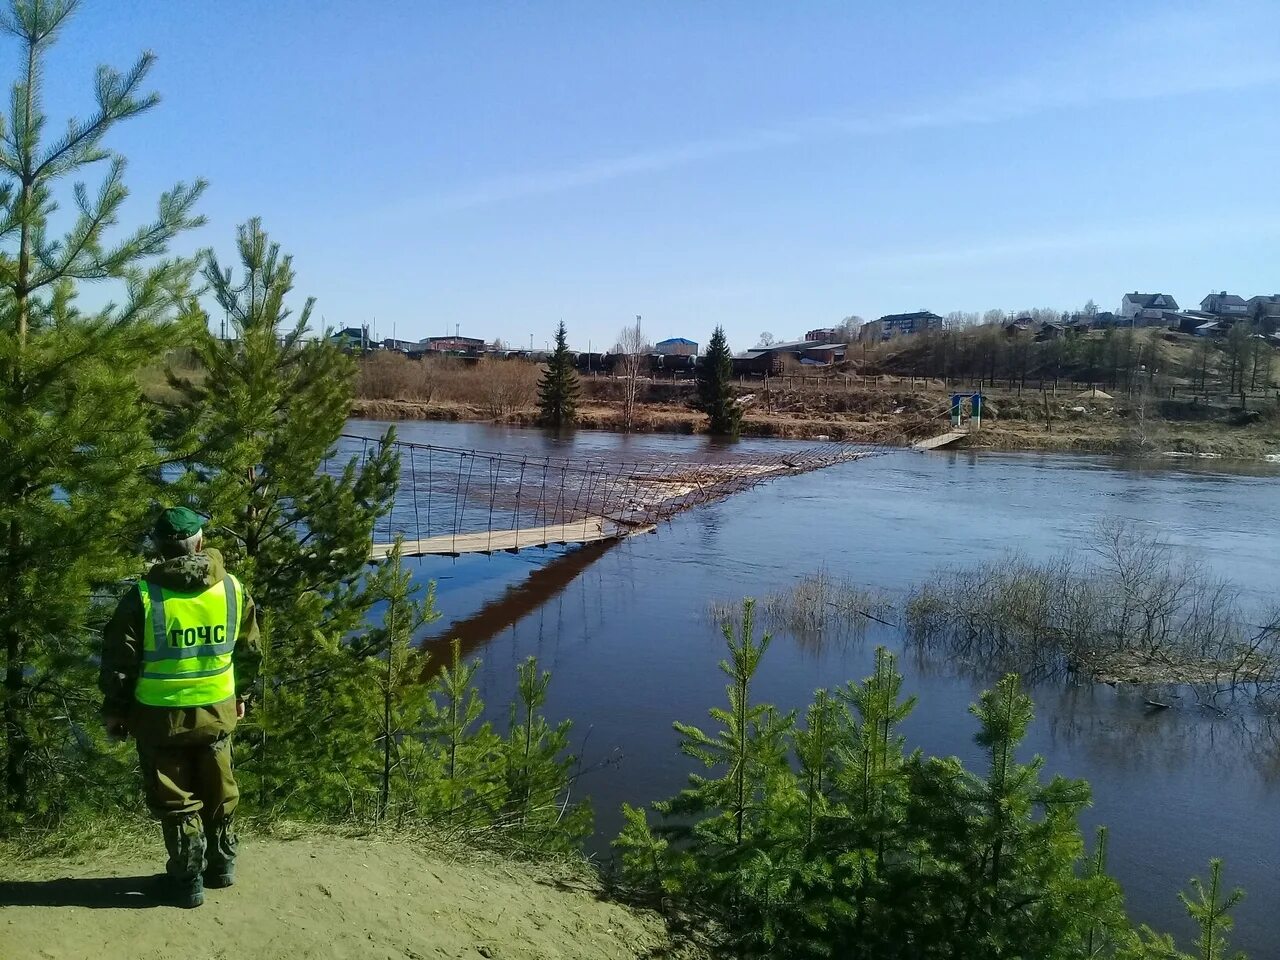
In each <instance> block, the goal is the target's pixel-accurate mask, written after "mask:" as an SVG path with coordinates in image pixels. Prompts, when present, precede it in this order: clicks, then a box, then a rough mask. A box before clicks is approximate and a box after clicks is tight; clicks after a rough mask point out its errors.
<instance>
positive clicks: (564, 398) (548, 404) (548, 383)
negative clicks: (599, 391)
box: [538, 320, 582, 427]
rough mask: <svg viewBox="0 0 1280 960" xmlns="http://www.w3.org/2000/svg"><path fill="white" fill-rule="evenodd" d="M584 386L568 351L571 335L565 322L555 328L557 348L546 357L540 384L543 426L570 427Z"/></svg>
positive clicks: (539, 395) (539, 399)
mask: <svg viewBox="0 0 1280 960" xmlns="http://www.w3.org/2000/svg"><path fill="white" fill-rule="evenodd" d="M581 389H582V387H581V385H580V384H579V383H578V374H577V373H576V372H575V371H574V369H573V354H571V353H570V352H569V336H568V334H567V333H566V332H565V329H564V321H563V320H561V321H560V326H558V327H557V328H556V348H555V350H553V351H552V352H551V356H550V358H548V360H547V369H546V370H545V371H543V374H542V380H541V381H540V382H539V383H538V405H539V407H540V408H541V411H542V413H541V420H542V425H543V426H545V427H568V426H572V425H573V421H574V419H575V417H576V416H577V407H578V393H579V392H580V391H581Z"/></svg>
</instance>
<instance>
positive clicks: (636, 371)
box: [613, 317, 653, 433]
mask: <svg viewBox="0 0 1280 960" xmlns="http://www.w3.org/2000/svg"><path fill="white" fill-rule="evenodd" d="M652 352H653V345H652V344H650V343H649V341H648V340H646V339H645V336H644V331H643V330H642V329H640V318H639V317H636V322H635V323H634V324H628V325H627V326H625V327H623V328H622V332H621V333H619V334H618V342H617V343H616V344H614V346H613V353H614V363H613V373H614V376H615V377H617V378H618V380H619V381H621V383H622V432H623V433H630V432H631V427H632V424H633V422H634V420H635V415H636V402H637V400H638V399H639V397H640V384H641V383H642V382H643V379H644V374H645V373H646V372H647V370H648V368H649V354H650V353H652Z"/></svg>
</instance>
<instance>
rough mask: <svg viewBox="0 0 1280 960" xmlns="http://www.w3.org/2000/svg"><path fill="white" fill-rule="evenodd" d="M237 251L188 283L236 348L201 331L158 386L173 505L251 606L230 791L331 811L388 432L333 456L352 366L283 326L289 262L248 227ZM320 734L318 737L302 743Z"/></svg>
mask: <svg viewBox="0 0 1280 960" xmlns="http://www.w3.org/2000/svg"><path fill="white" fill-rule="evenodd" d="M237 246H238V253H239V259H240V262H241V265H242V268H243V274H244V275H243V279H241V280H239V282H236V280H235V279H234V278H233V274H232V272H231V270H230V269H227V270H225V271H224V270H223V268H222V267H221V265H220V264H219V263H218V261H217V259H216V258H215V257H213V256H210V257H209V260H208V262H207V264H206V267H205V270H204V275H205V278H206V279H207V281H208V283H209V286H210V289H211V290H212V292H213V294H214V296H215V298H216V300H217V303H218V305H219V306H220V307H221V308H222V309H223V310H224V311H226V313H227V316H228V317H229V318H230V320H231V323H232V325H233V327H234V329H235V333H236V339H234V340H229V341H226V342H223V341H220V340H217V339H215V338H214V337H213V336H212V335H211V334H209V332H208V330H207V329H206V330H204V331H203V332H202V333H201V334H200V335H199V336H198V337H197V338H196V339H195V342H194V350H195V353H196V356H197V358H198V360H199V362H200V366H201V368H202V369H201V371H200V373H201V374H202V375H197V376H193V377H189V378H185V379H184V378H179V377H172V376H171V378H170V383H171V385H172V386H173V387H174V388H175V390H176V391H177V394H178V397H179V399H178V400H177V401H176V402H175V403H174V404H173V406H172V408H171V420H170V423H169V425H168V430H169V434H170V444H171V446H172V447H173V448H174V449H175V451H177V452H180V453H181V455H182V458H183V463H184V464H185V467H186V473H185V475H184V476H182V477H181V478H180V479H178V480H177V481H176V482H175V492H176V493H180V494H183V495H185V496H186V497H187V498H189V500H190V502H191V503H193V505H195V506H197V507H198V508H199V509H200V510H202V511H203V512H205V513H206V514H208V515H209V516H210V517H211V522H210V534H211V535H210V539H211V541H212V542H214V543H215V544H216V545H218V546H221V547H222V548H223V550H224V552H225V553H226V555H227V560H228V565H229V567H230V568H231V569H232V570H233V571H235V572H236V574H237V575H238V576H240V577H241V578H242V579H243V580H244V581H245V583H246V585H247V586H248V587H249V589H250V591H251V592H252V594H253V597H254V600H255V601H256V602H257V605H258V609H259V615H260V622H261V626H262V630H263V642H264V654H265V662H264V667H263V691H262V697H261V700H260V701H259V705H258V707H257V709H256V710H255V711H254V713H253V714H251V721H252V722H251V723H249V724H246V727H245V732H246V738H247V739H248V740H249V743H250V747H251V749H250V750H249V751H248V754H247V756H245V757H244V758H243V760H242V763H241V769H242V770H243V772H244V773H245V775H246V781H247V782H248V783H250V784H253V785H256V788H257V789H256V792H257V795H258V800H259V802H260V803H262V804H263V805H269V804H274V803H276V802H277V801H280V800H282V799H283V798H285V797H287V798H289V801H288V802H289V803H290V804H291V805H293V806H294V807H295V808H297V809H306V808H307V807H308V806H310V805H313V804H314V805H318V806H326V805H332V804H334V803H336V804H339V805H341V804H343V803H347V802H349V799H348V798H347V797H345V796H344V795H343V791H344V790H345V789H346V783H347V781H346V779H345V778H346V771H344V770H343V769H342V764H343V760H342V758H343V756H344V755H346V753H347V752H348V751H347V748H346V747H344V746H343V745H341V744H339V743H337V742H336V740H335V739H334V737H333V736H330V734H331V733H332V734H334V736H336V735H337V734H338V733H340V732H341V727H340V726H339V725H337V724H336V723H335V718H336V717H338V716H339V715H342V714H343V713H344V712H350V711H357V712H358V710H359V704H357V703H354V702H353V699H352V696H351V690H352V687H351V684H350V683H348V681H352V682H354V681H353V680H352V677H353V671H354V672H355V673H359V672H360V671H362V670H363V669H364V668H363V666H362V664H361V662H360V661H361V659H362V658H363V657H366V656H369V655H371V654H372V653H376V652H378V651H370V650H366V649H363V648H362V646H361V645H360V644H359V643H358V642H351V643H349V642H348V638H349V637H352V636H353V635H358V634H359V632H360V630H361V628H362V627H363V625H364V617H365V614H366V613H367V612H368V610H369V607H370V604H371V602H372V599H371V596H370V594H369V593H368V591H367V590H365V589H364V586H363V584H362V574H363V571H364V568H365V564H366V563H367V562H368V559H369V554H370V546H371V543H372V539H373V529H374V524H375V523H376V521H377V520H378V518H380V517H381V516H383V515H384V514H385V513H386V512H387V511H388V510H389V509H390V507H391V504H392V501H393V498H394V496H395V490H396V484H397V481H398V476H399V465H398V458H397V457H396V455H395V453H394V451H393V448H392V447H391V445H390V444H391V440H392V434H391V433H390V432H388V434H387V436H386V437H384V438H383V441H382V442H381V443H380V444H376V445H375V446H374V448H373V449H372V450H371V451H369V452H368V456H367V458H366V459H365V460H364V462H363V463H362V462H360V458H359V457H358V456H356V455H354V454H352V455H350V456H349V457H347V458H346V459H345V462H344V461H343V460H342V459H341V458H339V457H338V456H337V445H338V440H339V436H340V434H341V433H342V430H343V428H344V426H345V424H346V420H347V416H348V414H349V412H350V403H351V397H352V393H353V383H354V377H355V366H354V363H353V361H352V360H351V358H350V357H348V356H346V355H345V354H343V352H342V351H341V350H340V349H339V348H338V347H336V346H334V345H333V344H331V343H329V342H328V341H326V340H324V339H319V340H317V339H307V337H306V336H305V335H306V332H307V327H308V321H309V319H310V315H311V310H312V304H313V301H311V300H307V301H306V303H305V305H304V306H303V308H302V310H301V312H300V314H299V315H298V317H297V319H296V320H293V321H291V320H290V311H289V308H288V307H287V306H286V299H287V297H288V296H289V294H290V292H291V291H292V288H293V276H294V274H293V266H292V261H291V258H290V257H287V256H282V254H281V252H280V248H279V246H278V245H277V244H275V243H271V242H270V241H269V240H268V238H267V235H266V234H265V233H264V232H263V230H262V227H261V224H260V223H259V221H257V220H251V221H250V222H249V223H248V224H247V225H245V226H244V227H241V228H240V230H239V232H238V244H237ZM326 465H327V466H328V469H325V467H326ZM321 729H324V730H325V731H326V736H324V737H319V736H316V732H317V731H318V730H321ZM301 771H306V775H305V776H301V775H297V774H299V773H300V772H301ZM326 778H329V779H327V780H326Z"/></svg>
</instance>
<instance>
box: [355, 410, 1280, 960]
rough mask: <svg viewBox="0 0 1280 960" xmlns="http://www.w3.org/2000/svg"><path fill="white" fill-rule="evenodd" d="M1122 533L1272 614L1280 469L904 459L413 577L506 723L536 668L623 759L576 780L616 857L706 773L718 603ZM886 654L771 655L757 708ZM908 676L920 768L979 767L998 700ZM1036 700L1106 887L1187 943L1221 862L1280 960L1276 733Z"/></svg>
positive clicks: (888, 632) (768, 444) (684, 445)
mask: <svg viewBox="0 0 1280 960" xmlns="http://www.w3.org/2000/svg"><path fill="white" fill-rule="evenodd" d="M385 426H386V425H385V424H378V423H373V422H353V423H352V425H351V431H352V432H357V433H360V434H365V435H369V436H376V435H378V434H380V433H381V432H382V430H383V429H385ZM397 431H398V433H399V436H400V438H401V439H404V440H412V441H416V442H421V443H432V444H440V445H446V446H449V447H455V448H465V449H481V450H503V451H518V452H520V453H522V454H523V453H530V454H532V453H538V454H539V455H541V454H543V453H547V452H551V453H557V454H563V453H566V452H569V451H573V452H575V453H584V452H588V451H589V452H590V453H592V454H594V455H597V456H609V455H617V456H625V457H626V458H627V459H632V458H649V457H659V456H663V457H670V458H685V457H687V458H690V459H701V458H703V457H705V456H707V455H716V454H717V453H718V450H714V449H712V447H711V444H712V441H710V440H708V439H706V438H703V437H686V436H667V435H642V436H632V437H625V436H619V435H613V434H607V433H598V432H588V431H582V432H579V433H577V434H575V435H573V436H571V437H569V438H560V439H556V438H550V437H548V436H546V435H544V434H542V433H540V432H538V431H531V430H518V429H511V428H500V427H494V426H490V425H485V424H447V423H401V424H397ZM780 443H781V442H779V441H767V440H753V441H743V442H742V443H741V444H740V445H739V447H738V449H739V450H741V451H749V450H753V449H759V450H768V451H776V450H777V449H778V448H779V445H780ZM795 446H803V444H796V445H795ZM1108 518H1125V519H1128V520H1131V521H1133V522H1135V523H1138V524H1142V525H1144V526H1147V527H1149V528H1150V529H1152V530H1153V531H1154V532H1156V533H1157V534H1158V536H1159V537H1160V539H1161V540H1163V541H1165V542H1167V543H1171V544H1174V545H1176V546H1178V547H1180V548H1184V549H1186V550H1187V551H1191V552H1193V553H1194V554H1195V555H1196V556H1197V557H1198V558H1199V559H1201V560H1202V561H1203V562H1204V563H1205V564H1206V565H1207V566H1208V567H1209V568H1210V569H1211V570H1213V571H1214V572H1216V573H1219V574H1221V575H1222V576H1224V577H1227V578H1229V579H1231V580H1232V581H1233V582H1235V583H1236V584H1237V585H1239V586H1240V587H1241V588H1242V589H1243V590H1244V591H1245V594H1246V596H1248V597H1249V598H1251V599H1253V600H1257V601H1260V602H1262V601H1266V600H1268V599H1271V598H1273V597H1275V595H1276V587H1277V579H1278V577H1280V468H1276V467H1274V466H1266V465H1259V466H1256V467H1250V466H1248V465H1227V464H1223V463H1221V462H1212V463H1205V462H1191V463H1188V462H1182V461H1178V462H1171V463H1169V464H1167V465H1166V464H1160V465H1156V466H1152V465H1151V464H1145V465H1133V464H1126V463H1123V462H1121V461H1118V460H1116V459H1114V458H1106V457H1096V456H1063V455H1042V454H994V453H983V454H978V453H963V452H959V453H947V452H942V453H931V454H920V453H914V452H910V451H905V450H899V451H894V452H889V453H886V454H883V455H881V456H876V457H872V458H869V459H866V460H860V461H856V462H853V463H848V464H843V465H840V466H836V467H832V468H829V469H826V470H822V471H818V472H816V473H810V474H805V475H802V476H797V477H787V478H783V479H781V480H778V481H776V482H774V483H771V484H768V485H765V486H762V487H758V488H756V489H754V490H751V491H748V492H746V493H743V494H739V495H737V496H734V497H732V498H730V499H727V500H724V501H721V502H719V503H716V504H713V505H711V506H707V507H702V508H699V509H696V510H694V511H691V512H688V513H685V514H683V515H681V516H679V517H677V518H676V519H675V520H674V521H672V522H670V523H667V524H665V525H663V526H662V527H660V528H659V530H658V532H657V533H655V534H652V535H649V536H643V537H635V538H632V539H630V540H627V541H625V542H623V543H621V544H617V545H614V546H600V545H595V546H589V547H584V548H558V547H557V548H549V549H547V550H528V551H523V552H521V553H520V554H517V555H508V554H498V555H495V556H491V557H486V556H483V555H472V556H465V557H460V558H458V559H449V558H437V557H431V558H424V559H421V560H415V561H411V564H412V566H413V569H414V572H415V576H416V577H418V578H420V579H421V580H423V581H425V580H429V579H434V580H435V581H436V582H437V585H438V594H437V605H438V607H439V609H440V610H441V611H442V612H443V614H444V619H443V620H442V621H440V622H438V623H437V624H435V625H433V626H432V628H431V632H430V636H431V637H436V638H442V637H447V636H451V635H453V634H455V633H458V634H461V636H462V637H463V639H464V642H465V643H466V645H467V647H468V649H469V650H470V651H471V652H472V653H474V654H475V655H478V656H480V657H482V658H483V663H484V665H483V668H482V670H481V674H480V677H481V685H482V690H483V693H484V695H485V697H486V699H487V700H488V702H489V703H490V705H491V707H493V708H495V719H496V718H497V717H498V716H499V713H498V711H497V708H498V707H500V706H501V705H503V704H505V703H506V702H507V701H508V699H509V698H510V697H511V696H512V694H513V687H514V677H515V667H516V664H517V663H519V662H520V661H521V660H523V659H524V658H525V657H526V656H528V655H530V654H534V655H536V656H537V657H538V658H539V661H540V662H541V664H542V665H543V666H544V667H545V668H546V669H549V670H551V671H552V673H553V676H554V679H553V681H552V686H551V693H550V699H549V703H548V714H549V715H550V716H551V717H552V718H553V719H556V718H561V717H569V718H571V719H572V720H573V721H574V738H575V743H576V745H577V746H578V748H579V749H580V750H581V753H582V755H583V757H584V760H585V762H586V763H587V764H588V765H591V764H595V763H597V762H601V761H606V760H610V759H612V760H614V761H616V762H613V763H608V764H607V765H605V766H604V767H603V768H602V769H600V770H598V771H596V772H593V773H591V774H590V775H589V776H587V777H585V778H584V779H583V781H582V785H583V788H584V789H585V790H586V791H587V792H589V793H590V795H591V797H592V800H593V802H594V804H595V808H596V823H597V840H596V845H595V849H597V850H599V851H602V852H603V851H605V850H607V842H608V839H609V837H611V836H612V835H613V833H615V832H616V830H617V828H618V825H619V817H618V813H617V811H618V807H619V805H620V804H621V803H622V802H623V801H628V802H631V803H637V804H639V803H647V802H649V801H651V800H653V799H657V798H662V797H667V796H670V795H671V794H673V793H674V792H676V791H677V790H678V789H679V788H680V787H681V786H682V785H683V784H684V782H685V777H686V775H687V774H688V772H689V771H690V770H691V769H693V767H692V763H691V761H688V760H687V759H686V758H684V757H682V756H681V755H680V754H679V753H678V751H677V740H676V735H675V733H674V732H673V730H672V728H671V722H672V720H675V719H680V720H685V721H689V722H693V723H698V724H702V723H704V722H705V721H706V711H707V708H708V707H710V706H712V705H717V704H719V703H721V702H722V701H723V699H724V678H723V676H722V675H721V674H720V673H719V671H718V669H717V666H716V665H717V662H718V661H719V660H720V658H721V656H722V654H723V649H722V644H723V641H722V639H721V638H720V636H719V632H718V630H717V628H716V627H715V626H714V625H713V624H712V623H711V622H710V620H709V618H708V616H707V607H708V602H709V601H710V600H712V599H720V600H737V599H739V598H741V597H743V596H752V595H755V596H760V595H763V594H766V593H770V592H777V591H778V590H779V589H783V588H785V587H786V586H787V585H788V584H790V583H792V582H794V581H795V580H796V579H798V578H799V577H801V576H804V575H805V574H809V573H813V572H815V571H817V570H819V569H824V570H826V571H827V572H829V573H831V574H834V575H837V576H840V577H844V578H848V579H850V580H853V581H855V582H857V583H860V584H864V585H867V586H872V587H879V588H883V589H886V590H889V591H893V592H901V591H902V590H903V589H904V588H906V587H908V586H909V585H911V584H912V583H915V582H918V581H920V580H922V579H924V578H927V577H928V576H929V575H930V573H931V572H932V571H934V570H936V569H938V568H939V567H941V566H947V567H959V568H962V569H963V568H966V567H973V566H976V565H978V564H981V563H982V562H984V561H985V560H988V559H992V558H996V557H998V556H1000V555H1001V554H1002V553H1004V552H1005V551H1008V550H1010V549H1016V550H1019V551H1022V552H1024V553H1025V554H1027V555H1029V556H1032V557H1047V556H1050V555H1054V554H1057V553H1059V552H1061V551H1064V550H1079V549H1084V548H1086V547H1087V545H1088V543H1089V540H1090V537H1091V535H1092V533H1093V532H1094V530H1095V529H1096V526H1097V524H1098V522H1099V521H1101V520H1105V519H1108ZM878 644H883V645H885V646H887V647H889V648H890V649H893V650H895V651H898V652H902V650H903V644H902V639H901V637H900V635H899V633H898V631H897V630H896V629H892V628H887V627H879V626H875V627H874V628H873V629H872V630H871V631H869V632H868V634H867V635H866V637H865V638H862V639H858V640H847V641H843V642H839V641H837V642H830V643H826V644H819V645H815V644H813V643H801V642H798V641H797V640H796V639H795V638H792V637H789V636H786V635H778V636H776V637H775V640H774V644H773V646H772V647H771V649H770V650H769V652H768V654H767V656H766V660H765V664H764V667H763V668H762V675H761V679H760V682H759V685H758V688H757V690H758V693H757V695H758V696H759V697H760V698H762V699H768V700H770V701H772V702H774V703H776V704H777V705H779V706H780V707H782V708H792V707H796V708H803V707H804V706H805V705H807V704H808V703H809V701H810V697H811V694H812V692H813V690H814V689H815V688H817V687H820V686H826V687H833V686H837V685H840V684H843V683H844V682H845V681H847V680H849V679H860V678H862V677H864V676H866V675H867V674H868V673H869V672H870V663H871V657H872V653H873V650H874V648H875V646H876V645H878ZM901 667H902V670H903V673H904V674H905V676H906V682H905V688H906V690H907V692H909V693H914V694H917V695H918V696H919V697H920V703H919V706H918V707H917V709H916V711H915V713H914V714H913V716H912V717H911V718H910V720H909V721H908V723H907V724H906V726H905V730H904V732H905V734H906V735H907V738H908V744H909V746H911V747H915V746H919V747H921V748H923V749H924V750H925V751H926V752H929V753H935V754H955V755H957V756H959V757H961V758H962V759H963V760H965V761H966V762H967V763H970V764H975V765H979V766H980V764H981V757H980V755H979V751H978V749H977V748H976V746H975V745H974V743H973V741H972V735H973V732H974V730H975V725H974V721H973V719H972V717H971V716H970V715H969V713H968V706H969V704H970V703H971V702H972V701H973V699H974V698H975V696H976V695H977V693H978V692H979V690H980V689H981V687H982V684H981V682H979V681H978V680H976V679H974V678H972V677H971V676H968V675H966V673H964V672H963V671H961V670H959V669H957V668H955V667H954V666H953V665H951V664H949V663H947V662H946V661H945V659H944V658H942V657H935V656H931V655H924V654H920V653H919V652H917V651H914V650H912V651H908V652H906V653H905V654H904V656H903V659H902V664H901ZM1032 692H1033V695H1034V696H1035V701H1036V708H1037V713H1036V720H1035V723H1034V724H1033V726H1032V728H1031V732H1030V736H1029V737H1028V740H1027V743H1026V749H1025V751H1024V754H1025V755H1024V757H1023V759H1026V758H1027V757H1029V756H1030V755H1031V754H1032V753H1040V754H1042V755H1043V756H1044V757H1045V758H1046V767H1047V772H1048V773H1050V774H1053V773H1060V774H1063V775H1065V776H1069V777H1080V778H1084V779H1086V780H1088V781H1089V783H1090V784H1091V785H1092V787H1093V797H1094V803H1093V806H1092V808H1091V809H1090V810H1089V811H1088V812H1087V814H1086V816H1085V818H1084V819H1085V829H1086V832H1087V834H1089V835H1090V836H1091V835H1092V831H1093V828H1094V826H1095V825H1097V824H1106V825H1108V826H1109V827H1110V828H1111V842H1110V861H1109V863H1110V869H1111V872H1112V873H1113V874H1114V875H1115V876H1116V877H1117V878H1118V879H1119V881H1120V883H1121V884H1122V886H1123V887H1124V890H1125V894H1126V897H1127V900H1128V903H1129V907H1130V911H1131V913H1132V915H1133V916H1134V917H1136V918H1137V919H1139V920H1142V921H1145V922H1149V923H1151V924H1153V925H1155V926H1157V927H1158V928H1160V929H1165V930H1170V931H1172V932H1175V933H1176V934H1177V935H1178V936H1179V939H1184V938H1185V937H1186V936H1187V935H1188V933H1189V930H1190V926H1189V923H1188V921H1187V920H1186V918H1185V914H1184V912H1183V910H1182V908H1181V906H1180V904H1179V903H1178V900H1177V892H1178V891H1179V890H1180V889H1185V888H1186V881H1187V878H1189V877H1190V876H1192V875H1194V874H1199V875H1204V874H1205V873H1206V869H1207V863H1208V860H1209V858H1210V857H1214V856H1217V857H1222V858H1223V860H1224V862H1225V876H1226V879H1227V882H1228V883H1230V884H1232V885H1235V884H1238V885H1240V886H1243V887H1244V888H1245V889H1246V891H1247V894H1248V895H1247V897H1246V899H1245V901H1244V902H1243V903H1242V904H1241V906H1240V907H1239V908H1238V911H1237V926H1236V934H1235V936H1234V938H1233V944H1234V945H1235V946H1237V947H1239V948H1242V949H1245V950H1247V951H1248V952H1249V955H1250V957H1251V958H1253V960H1262V958H1265V957H1273V956H1277V955H1280V953H1277V946H1276V945H1277V944H1280V733H1274V732H1268V729H1267V728H1266V727H1261V728H1259V727H1256V726H1250V725H1247V724H1242V723H1241V722H1240V720H1239V719H1238V718H1220V717H1217V716H1212V715H1207V714H1206V713H1205V712H1204V711H1200V710H1197V709H1196V708H1194V707H1193V706H1191V705H1189V704H1188V705H1186V706H1183V707H1179V708H1175V709H1171V710H1166V711H1162V712H1159V713H1155V714H1150V713H1148V712H1146V711H1145V710H1144V709H1143V707H1142V700H1141V697H1138V696H1135V695H1134V694H1133V693H1132V692H1125V691H1123V690H1121V691H1117V690H1114V689H1112V688H1110V687H1106V686H1091V685H1085V686H1068V685H1064V684H1059V683H1046V684H1041V685H1039V686H1037V687H1035V688H1033V690H1032Z"/></svg>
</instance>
